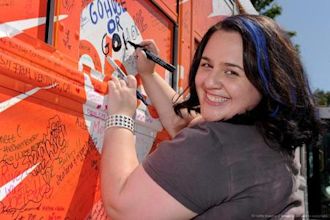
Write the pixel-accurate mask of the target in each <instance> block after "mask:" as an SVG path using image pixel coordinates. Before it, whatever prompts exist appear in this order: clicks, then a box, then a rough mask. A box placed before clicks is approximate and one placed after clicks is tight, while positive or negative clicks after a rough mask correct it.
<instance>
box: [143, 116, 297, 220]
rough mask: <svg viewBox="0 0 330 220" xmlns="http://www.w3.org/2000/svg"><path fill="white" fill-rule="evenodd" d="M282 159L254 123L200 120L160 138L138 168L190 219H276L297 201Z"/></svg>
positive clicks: (289, 172) (287, 164)
mask: <svg viewBox="0 0 330 220" xmlns="http://www.w3.org/2000/svg"><path fill="white" fill-rule="evenodd" d="M288 158H289V157H286V156H283V153H280V152H277V151H275V150H273V149H271V148H270V147H269V146H268V145H267V144H266V143H265V141H264V139H263V137H262V136H261V134H260V133H259V132H258V131H257V129H256V127H255V126H254V125H237V124H231V123H226V122H204V123H201V124H199V125H196V126H194V127H191V128H185V129H183V130H182V131H181V132H180V133H179V134H178V135H177V136H176V137H175V138H174V139H173V140H171V141H165V142H163V143H161V144H160V145H159V147H158V149H157V150H156V151H155V152H153V153H152V154H151V155H149V156H148V157H147V158H146V159H145V161H144V162H143V167H144V169H145V171H146V172H147V173H148V175H149V176H150V177H151V178H152V179H153V180H154V181H155V182H156V183H157V184H159V185H160V186H161V187H162V188H163V189H164V190H166V191H167V192H168V193H169V194H170V195H172V196H173V197H174V198H175V199H176V200H178V201H179V202H180V203H182V204H183V205H184V206H185V207H187V208H189V209H190V210H192V211H194V212H195V213H198V216H196V217H195V219H225V220H227V219H235V220H236V219H244V220H246V219H267V218H274V219H279V216H280V214H281V213H284V212H285V211H287V210H288V209H289V208H291V207H294V206H299V205H300V204H301V201H299V200H298V199H297V198H296V197H295V196H294V194H293V193H294V191H295V188H296V187H295V175H294V174H293V173H294V172H293V171H292V169H291V168H289V167H291V166H289V164H290V161H289V160H288Z"/></svg>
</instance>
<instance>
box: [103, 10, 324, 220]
mask: <svg viewBox="0 0 330 220" xmlns="http://www.w3.org/2000/svg"><path fill="white" fill-rule="evenodd" d="M141 45H142V47H144V48H146V49H148V50H149V51H152V52H153V53H155V54H157V53H158V49H157V47H156V45H155V44H154V42H153V41H152V40H146V41H144V42H142V43H141ZM135 53H136V55H137V56H136V62H137V69H138V72H139V73H140V76H141V79H142V82H143V85H144V88H145V90H146V92H147V94H148V96H149V97H150V99H151V101H152V103H153V105H154V106H155V107H156V109H157V111H158V113H159V116H160V119H161V122H162V123H163V125H164V127H165V128H166V129H167V130H168V131H169V133H170V134H171V135H172V137H173V140H171V141H166V142H163V143H161V144H160V145H159V147H158V149H157V150H156V151H155V152H154V153H152V154H151V155H149V157H147V158H146V159H145V161H144V162H143V163H142V165H139V164H138V162H137V159H136V156H135V147H134V136H133V133H132V132H131V130H130V129H127V128H129V127H128V126H126V127H125V126H124V127H123V126H121V127H116V126H111V127H109V128H108V129H107V130H106V134H105V142H104V147H103V152H102V171H101V184H102V186H101V188H102V196H103V201H104V205H105V207H106V209H107V212H108V214H109V215H110V216H111V217H112V218H118V219H134V217H135V216H136V214H137V213H138V216H139V217H140V218H141V219H171V220H172V219H191V218H194V219H255V218H263V219H264V218H267V219H270V218H274V219H275V218H276V219H281V218H282V217H287V215H288V213H290V215H293V216H291V217H301V216H302V215H303V209H302V208H301V204H302V200H301V199H300V198H299V197H298V196H297V194H296V193H297V190H298V188H297V174H298V167H297V165H296V164H295V163H294V151H295V149H296V148H298V147H300V146H302V145H303V144H311V143H314V142H315V141H316V140H317V138H318V134H319V127H318V120H317V119H316V117H315V114H314V103H313V101H312V95H311V93H310V89H309V85H308V82H307V80H306V77H305V74H304V70H303V68H302V64H301V62H300V60H299V56H298V54H297V52H296V50H295V49H294V47H293V45H292V44H291V42H290V40H289V38H288V37H287V36H286V33H285V32H284V31H283V30H282V29H280V28H279V26H278V25H277V24H276V23H275V22H274V21H273V20H271V19H269V18H267V17H263V16H252V15H237V16H232V17H228V18H226V19H224V20H223V21H221V22H219V23H217V24H216V25H214V26H212V27H211V28H210V29H209V30H208V31H207V33H206V34H205V36H204V37H203V39H202V40H201V43H200V44H199V46H198V48H197V50H196V53H195V56H194V59H193V62H192V66H191V69H190V75H189V88H188V89H189V93H190V94H189V97H188V98H187V99H185V100H184V98H183V96H182V95H178V94H176V93H175V91H173V90H172V89H171V88H170V87H169V86H168V85H167V84H166V83H165V82H164V81H163V80H162V79H161V78H160V77H159V76H158V74H157V73H155V72H154V69H155V64H154V63H153V62H151V61H149V60H147V59H146V54H145V53H144V52H143V50H142V49H141V48H138V49H137V50H136V51H135ZM110 86H111V88H112V92H111V93H110V94H109V105H111V106H112V109H110V110H109V114H110V115H114V114H115V115H118V114H119V115H121V114H123V115H125V117H132V116H133V114H134V106H135V103H136V98H135V93H134V92H135V89H136V81H135V80H134V79H133V78H132V79H131V80H130V82H129V83H128V84H127V85H126V84H125V83H124V82H123V81H118V80H116V79H114V80H113V81H112V82H110ZM173 100H176V101H175V102H174V103H173ZM114 167H115V168H114ZM110 184H111V186H112V187H111V188H109V187H107V186H108V185H110ZM136 201H139V202H136ZM145 207H148V209H146V208H145Z"/></svg>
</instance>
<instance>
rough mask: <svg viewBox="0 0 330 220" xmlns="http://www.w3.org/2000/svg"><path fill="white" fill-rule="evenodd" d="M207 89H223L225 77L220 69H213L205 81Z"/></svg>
mask: <svg viewBox="0 0 330 220" xmlns="http://www.w3.org/2000/svg"><path fill="white" fill-rule="evenodd" d="M204 84H205V87H207V88H210V89H212V88H216V89H220V88H222V87H223V76H222V74H221V72H220V70H219V69H213V70H212V71H211V72H210V74H209V75H208V76H207V77H206V79H205V81H204Z"/></svg>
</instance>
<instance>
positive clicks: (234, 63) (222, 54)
mask: <svg viewBox="0 0 330 220" xmlns="http://www.w3.org/2000/svg"><path fill="white" fill-rule="evenodd" d="M195 84H196V90H197V94H198V99H199V102H200V109H201V114H202V116H203V118H204V119H205V120H206V121H218V120H226V119H230V118H231V117H233V116H234V115H236V114H241V113H244V112H246V111H247V110H252V109H253V108H254V107H256V106H257V104H258V103H259V102H260V100H261V98H262V97H261V94H260V93H259V91H258V90H257V89H256V88H255V87H254V86H253V85H252V83H251V82H250V81H249V80H248V78H247V77H246V75H245V72H244V69H243V41H242V38H241V35H240V34H239V33H237V32H228V31H223V30H220V31H217V32H215V33H214V34H213V35H212V36H211V38H210V40H209V41H208V43H207V45H206V47H205V49H204V52H203V55H202V59H201V62H200V65H199V67H198V70H197V74H196V78H195Z"/></svg>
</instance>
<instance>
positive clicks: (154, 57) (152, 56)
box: [127, 41, 176, 73]
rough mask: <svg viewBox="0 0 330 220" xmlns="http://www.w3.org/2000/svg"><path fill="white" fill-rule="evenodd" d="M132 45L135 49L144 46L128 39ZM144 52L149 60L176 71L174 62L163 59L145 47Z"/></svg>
mask: <svg viewBox="0 0 330 220" xmlns="http://www.w3.org/2000/svg"><path fill="white" fill-rule="evenodd" d="M127 42H128V43H129V44H130V45H132V46H133V47H134V48H135V49H136V48H138V47H140V48H143V46H141V45H139V44H135V43H133V42H132V41H127ZM143 50H144V52H145V53H146V55H147V58H148V59H149V60H152V61H154V62H155V63H157V64H159V65H161V66H162V67H164V68H165V69H167V70H168V71H170V72H172V73H173V72H174V71H175V69H176V68H175V66H173V65H172V64H169V63H166V62H165V61H164V60H162V59H161V58H159V57H158V56H157V55H156V54H154V53H153V52H150V51H149V50H147V49H145V48H143Z"/></svg>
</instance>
